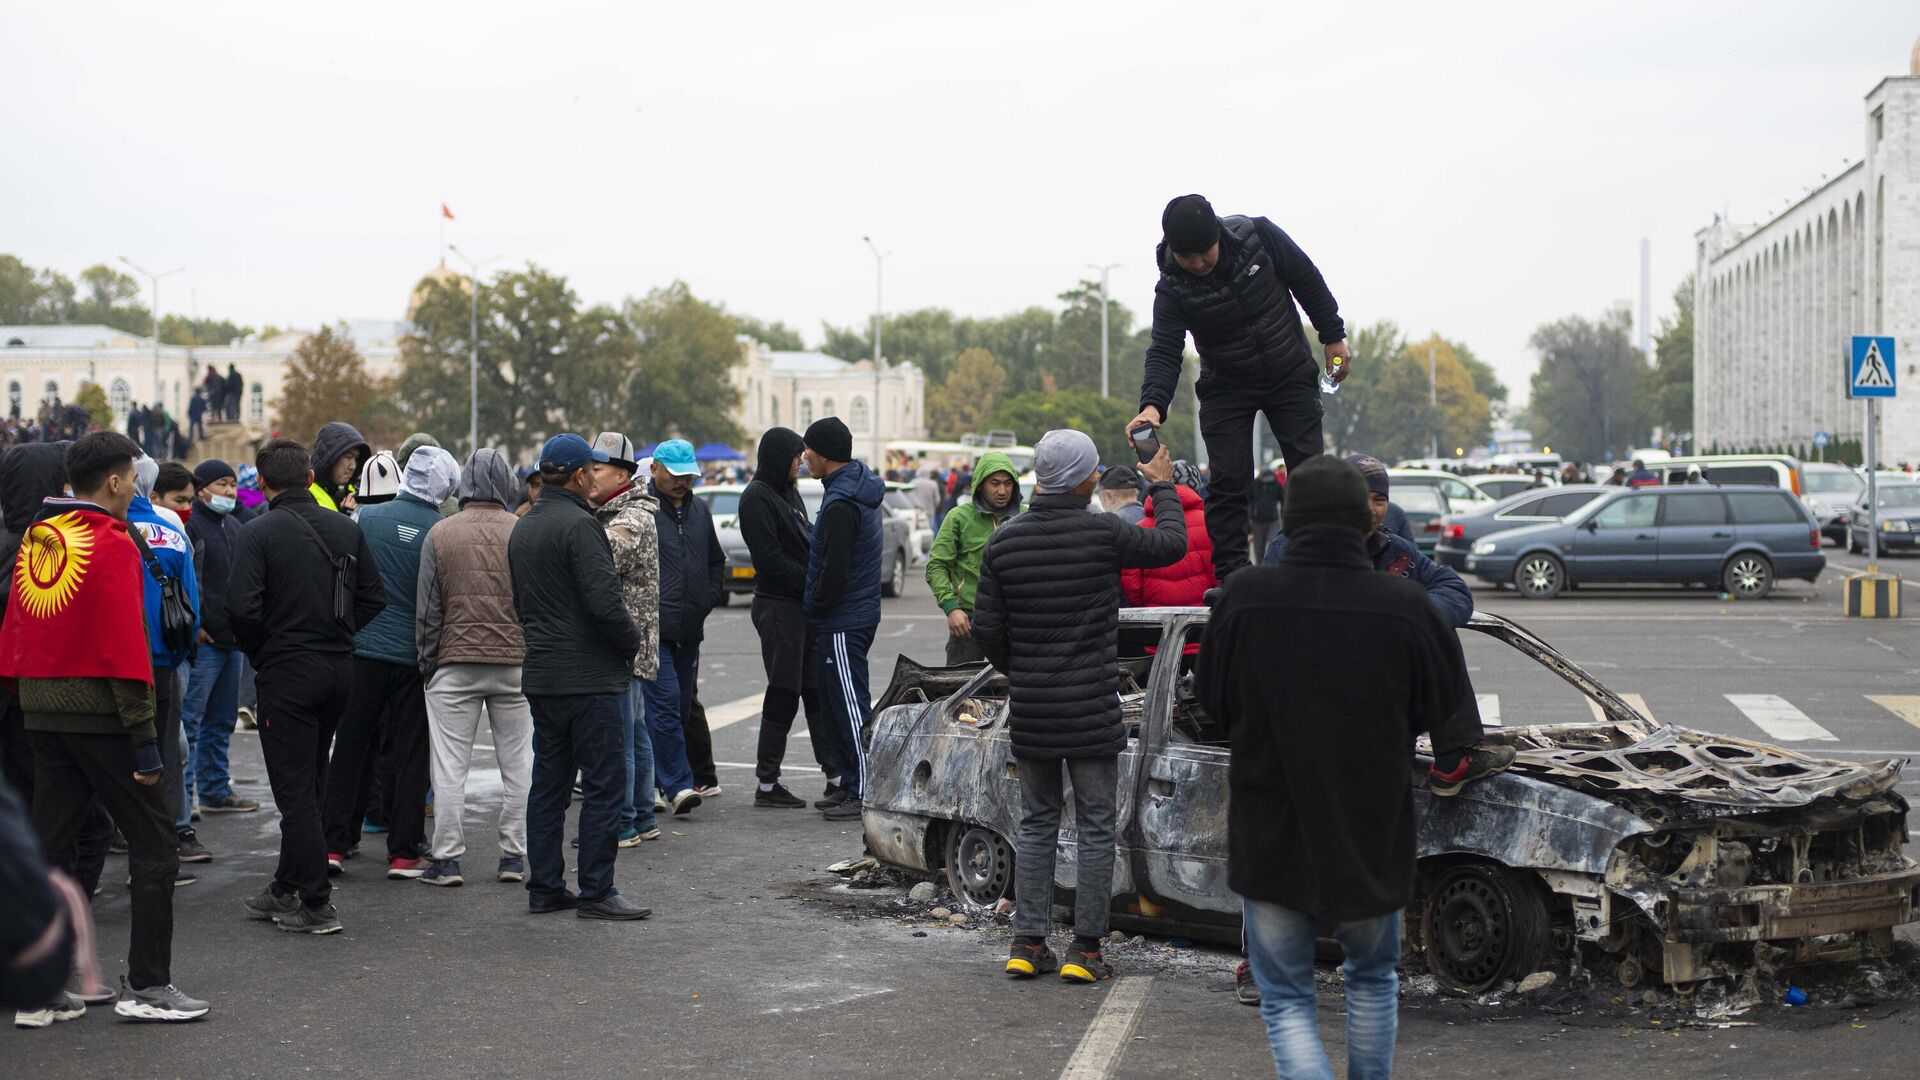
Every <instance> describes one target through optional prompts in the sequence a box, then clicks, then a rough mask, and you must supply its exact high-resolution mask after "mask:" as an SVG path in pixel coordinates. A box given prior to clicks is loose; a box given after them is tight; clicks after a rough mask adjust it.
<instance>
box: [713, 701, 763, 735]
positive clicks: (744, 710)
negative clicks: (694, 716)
mask: <svg viewBox="0 0 1920 1080" xmlns="http://www.w3.org/2000/svg"><path fill="white" fill-rule="evenodd" d="M763 696H764V695H762V694H748V695H747V696H746V697H743V698H740V699H738V700H736V701H729V702H727V703H726V704H724V705H715V706H712V707H710V708H709V709H707V730H708V731H718V730H720V729H721V728H723V727H732V726H733V725H735V724H737V723H739V722H740V721H742V720H745V719H746V718H747V717H749V716H758V715H759V714H760V704H761V698H762V697H763Z"/></svg>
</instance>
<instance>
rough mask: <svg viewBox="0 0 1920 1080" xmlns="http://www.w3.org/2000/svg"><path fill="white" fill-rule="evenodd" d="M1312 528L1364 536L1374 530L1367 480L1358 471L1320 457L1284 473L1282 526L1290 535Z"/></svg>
mask: <svg viewBox="0 0 1920 1080" xmlns="http://www.w3.org/2000/svg"><path fill="white" fill-rule="evenodd" d="M1312 525H1337V526H1339V527H1341V528H1344V529H1352V530H1354V531H1355V532H1358V533H1363V534H1364V533H1365V532H1367V531H1368V530H1369V529H1371V528H1372V527H1373V508H1372V507H1370V506H1369V505H1367V478H1366V477H1364V476H1362V475H1361V474H1360V470H1359V469H1357V468H1354V467H1353V466H1352V465H1349V464H1347V463H1346V462H1344V461H1341V460H1339V459H1337V458H1332V457H1329V456H1327V455H1325V454H1321V455H1320V456H1318V457H1311V458H1308V459H1307V460H1306V461H1305V462H1303V463H1302V464H1301V466H1300V467H1299V468H1297V469H1295V470H1293V471H1292V472H1290V473H1288V474H1287V503H1286V509H1285V510H1284V512H1283V514H1282V527H1283V528H1284V529H1285V531H1286V532H1287V534H1288V535H1289V536H1291V535H1292V534H1294V533H1295V532H1298V531H1299V530H1301V529H1304V528H1307V527H1309V526H1312Z"/></svg>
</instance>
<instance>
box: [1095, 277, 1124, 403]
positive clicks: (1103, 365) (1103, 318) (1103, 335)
mask: <svg viewBox="0 0 1920 1080" xmlns="http://www.w3.org/2000/svg"><path fill="white" fill-rule="evenodd" d="M1119 265H1120V264H1119V263H1108V264H1106V265H1105V266H1098V265H1095V264H1094V263H1088V264H1087V268H1088V269H1089V270H1098V271H1100V396H1101V397H1102V398H1105V397H1107V396H1108V393H1107V274H1108V272H1110V271H1112V270H1113V269H1114V268H1115V267H1118V266H1119Z"/></svg>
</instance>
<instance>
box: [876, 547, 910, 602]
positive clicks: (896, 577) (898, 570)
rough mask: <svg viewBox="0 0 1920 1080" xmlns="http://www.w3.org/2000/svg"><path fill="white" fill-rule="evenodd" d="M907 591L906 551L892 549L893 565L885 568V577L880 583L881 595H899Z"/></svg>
mask: <svg viewBox="0 0 1920 1080" xmlns="http://www.w3.org/2000/svg"><path fill="white" fill-rule="evenodd" d="M906 591H907V553H906V552H904V551H901V550H899V549H898V548H895V549H894V552H893V565H892V567H891V568H889V569H888V570H887V579H886V580H885V581H882V582H881V583H880V595H881V596H899V595H900V594H901V593H904V592H906Z"/></svg>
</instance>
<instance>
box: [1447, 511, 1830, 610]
mask: <svg viewBox="0 0 1920 1080" xmlns="http://www.w3.org/2000/svg"><path fill="white" fill-rule="evenodd" d="M1826 565H1827V557H1826V556H1825V555H1824V554H1822V553H1821V551H1820V530H1819V529H1818V528H1817V527H1816V526H1815V525H1814V523H1813V518H1812V517H1811V515H1809V514H1808V512H1807V508H1806V507H1805V506H1804V505H1802V504H1801V502H1800V500H1799V499H1797V498H1795V497H1793V495H1791V494H1789V493H1788V492H1785V491H1782V490H1781V489H1779V488H1774V487H1760V486H1757V485H1750V486H1741V487H1715V486H1710V485H1703V484H1691V485H1683V486H1680V487H1659V488H1612V489H1610V491H1609V493H1607V494H1604V495H1602V496H1601V497H1599V498H1597V499H1595V500H1593V501H1592V502H1590V503H1588V504H1587V505H1586V506H1584V507H1582V508H1581V509H1579V510H1577V511H1575V512H1574V514H1573V515H1572V516H1570V517H1568V518H1567V519H1566V520H1565V521H1562V522H1558V523H1556V524H1550V525H1531V526H1527V527H1525V528H1520V529H1510V530H1508V531H1506V532H1497V533H1494V534H1492V535H1491V536H1488V537H1486V538H1485V539H1483V540H1479V541H1476V542H1475V543H1474V545H1473V548H1472V549H1471V551H1470V553H1469V554H1468V555H1467V572H1468V573H1471V574H1474V575H1475V576H1477V577H1479V578H1481V579H1482V580H1485V581H1492V582H1509V581H1510V582H1512V583H1513V585H1514V587H1515V588H1516V589H1518V590H1519V591H1520V595H1521V596H1524V597H1528V598H1530V599H1542V600H1544V599H1549V598H1551V597H1555V596H1558V595H1560V592H1561V591H1562V590H1563V589H1566V588H1568V587H1578V586H1580V585H1587V584H1597V583H1601V582H1609V583H1612V582H1672V583H1676V584H1684V585H1696V586H1698V585H1713V586H1717V587H1718V588H1719V589H1720V590H1721V591H1723V592H1726V593H1729V594H1731V595H1733V596H1735V597H1737V598H1739V599H1742V600H1758V599H1760V598H1761V597H1763V596H1766V595H1767V594H1768V593H1770V592H1772V591H1773V586H1774V583H1775V582H1776V581H1777V580H1778V579H1780V578H1801V579H1804V580H1806V581H1813V580H1814V579H1816V578H1818V577H1819V576H1820V571H1821V570H1823V569H1825V568H1826Z"/></svg>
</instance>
